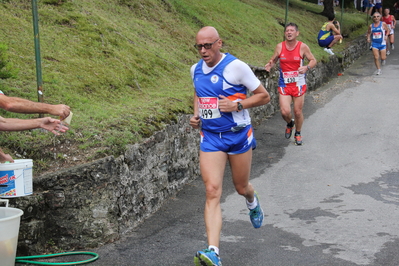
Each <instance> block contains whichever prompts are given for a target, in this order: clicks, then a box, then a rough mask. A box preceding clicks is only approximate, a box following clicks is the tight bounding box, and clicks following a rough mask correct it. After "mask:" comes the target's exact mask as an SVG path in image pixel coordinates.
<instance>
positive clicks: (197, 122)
mask: <svg viewBox="0 0 399 266" xmlns="http://www.w3.org/2000/svg"><path fill="white" fill-rule="evenodd" d="M193 108H194V115H193V116H192V117H191V118H190V126H192V127H193V128H195V129H197V128H199V125H200V118H199V115H198V111H199V110H198V96H197V94H196V93H195V90H194V103H193Z"/></svg>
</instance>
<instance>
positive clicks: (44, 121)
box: [0, 116, 68, 135]
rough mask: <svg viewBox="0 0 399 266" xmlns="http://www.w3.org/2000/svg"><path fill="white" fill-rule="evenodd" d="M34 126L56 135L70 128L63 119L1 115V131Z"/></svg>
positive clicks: (25, 128)
mask: <svg viewBox="0 0 399 266" xmlns="http://www.w3.org/2000/svg"><path fill="white" fill-rule="evenodd" d="M34 128H43V129H46V130H48V131H50V132H52V133H54V134H55V135H59V132H65V131H67V130H68V128H67V127H66V126H64V125H62V124H61V121H60V120H58V119H54V118H51V117H43V118H37V119H17V118H4V117H1V116H0V131H22V130H28V129H34Z"/></svg>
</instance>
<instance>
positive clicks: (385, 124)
mask: <svg viewBox="0 0 399 266" xmlns="http://www.w3.org/2000/svg"><path fill="white" fill-rule="evenodd" d="M398 50H399V45H398V48H397V50H394V51H393V52H392V53H391V55H390V56H388V59H387V64H386V66H384V67H383V69H382V71H383V73H382V75H380V76H377V75H373V73H374V72H375V66H374V62H373V59H372V55H371V52H368V53H367V55H365V56H363V57H362V58H361V59H359V60H358V61H357V62H355V63H354V64H353V65H352V66H351V67H350V68H349V69H347V70H346V71H345V72H344V73H343V76H340V77H337V78H334V79H333V80H332V81H331V82H329V83H328V84H326V85H325V86H323V87H322V88H320V89H318V90H317V91H313V92H310V93H308V94H307V96H306V103H305V107H304V113H305V123H304V125H303V129H302V136H303V142H304V145H303V146H296V145H294V141H293V138H292V139H290V140H287V139H285V138H284V129H285V123H284V122H283V120H282V118H281V117H280V114H276V115H275V116H273V117H271V118H270V119H268V120H267V121H265V122H264V123H263V124H262V125H261V126H259V127H257V128H256V130H255V137H256V138H257V141H258V148H257V149H256V150H255V151H254V159H253V170H252V177H251V183H252V184H253V185H254V186H255V188H256V190H257V191H258V193H259V196H260V201H261V204H262V207H263V209H264V211H265V219H264V225H263V226H262V227H261V228H260V229H254V228H253V227H252V225H251V223H250V221H249V217H248V210H247V209H246V205H245V201H244V199H243V198H242V197H240V196H239V195H238V194H237V193H236V192H235V191H234V188H233V186H232V182H231V178H230V173H229V172H226V177H225V182H224V192H223V198H222V202H223V203H222V208H223V219H224V222H223V230H222V238H221V245H220V255H221V258H222V262H223V265H224V266H244V265H252V266H253V265H256V266H266V265H270V266H277V265H279V266H280V265H281V266H289V265H295V266H302V265H303V266H312V265H345V266H352V265H384V266H387V265H399V253H398V250H399V190H398V187H399V144H398V132H399V123H398V116H399V86H398V84H399V51H398ZM203 207H204V187H203V184H202V181H201V179H197V180H195V181H194V182H192V183H190V184H188V185H186V186H185V187H184V189H183V190H181V191H180V192H179V193H178V194H177V195H176V197H175V198H173V199H170V200H169V201H168V202H167V203H166V204H165V205H164V207H163V208H162V209H161V210H160V211H158V212H157V213H155V214H154V215H153V216H151V217H150V218H149V219H148V220H147V221H146V222H145V223H143V224H142V225H140V226H139V227H137V228H136V229H135V230H134V231H133V232H130V233H129V234H126V235H125V236H124V238H123V239H121V240H120V241H117V242H115V243H112V244H107V245H105V246H103V247H101V248H98V249H95V250H91V251H93V252H96V253H98V254H99V255H100V258H99V259H98V260H97V261H96V262H93V263H91V264H90V265H93V266H105V265H107V266H110V265H126V266H127V265H129V266H130V265H156V266H160V265H162V266H169V265H180V266H184V265H193V256H194V254H195V252H196V251H197V250H201V249H203V248H205V247H206V235H205V226H204V221H203Z"/></svg>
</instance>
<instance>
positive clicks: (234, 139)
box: [200, 125, 256, 155]
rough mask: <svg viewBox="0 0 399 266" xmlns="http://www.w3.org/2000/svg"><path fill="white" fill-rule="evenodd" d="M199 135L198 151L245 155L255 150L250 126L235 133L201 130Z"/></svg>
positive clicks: (254, 141)
mask: <svg viewBox="0 0 399 266" xmlns="http://www.w3.org/2000/svg"><path fill="white" fill-rule="evenodd" d="M200 134H201V143H200V149H201V151H203V152H215V151H222V152H225V153H227V154H229V155H233V154H241V153H245V152H247V151H248V150H249V149H251V148H252V149H253V150H254V149H255V148H256V140H255V137H254V133H253V128H252V126H251V125H248V126H246V127H245V128H243V129H241V130H240V131H236V132H233V131H228V132H222V133H213V132H210V131H206V130H201V133H200Z"/></svg>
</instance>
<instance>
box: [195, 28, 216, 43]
mask: <svg viewBox="0 0 399 266" xmlns="http://www.w3.org/2000/svg"><path fill="white" fill-rule="evenodd" d="M199 37H202V38H204V37H206V38H212V39H215V40H217V39H219V33H218V31H217V30H216V29H215V28H214V27H212V26H206V27H203V28H202V29H200V30H199V31H198V33H197V38H199Z"/></svg>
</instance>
